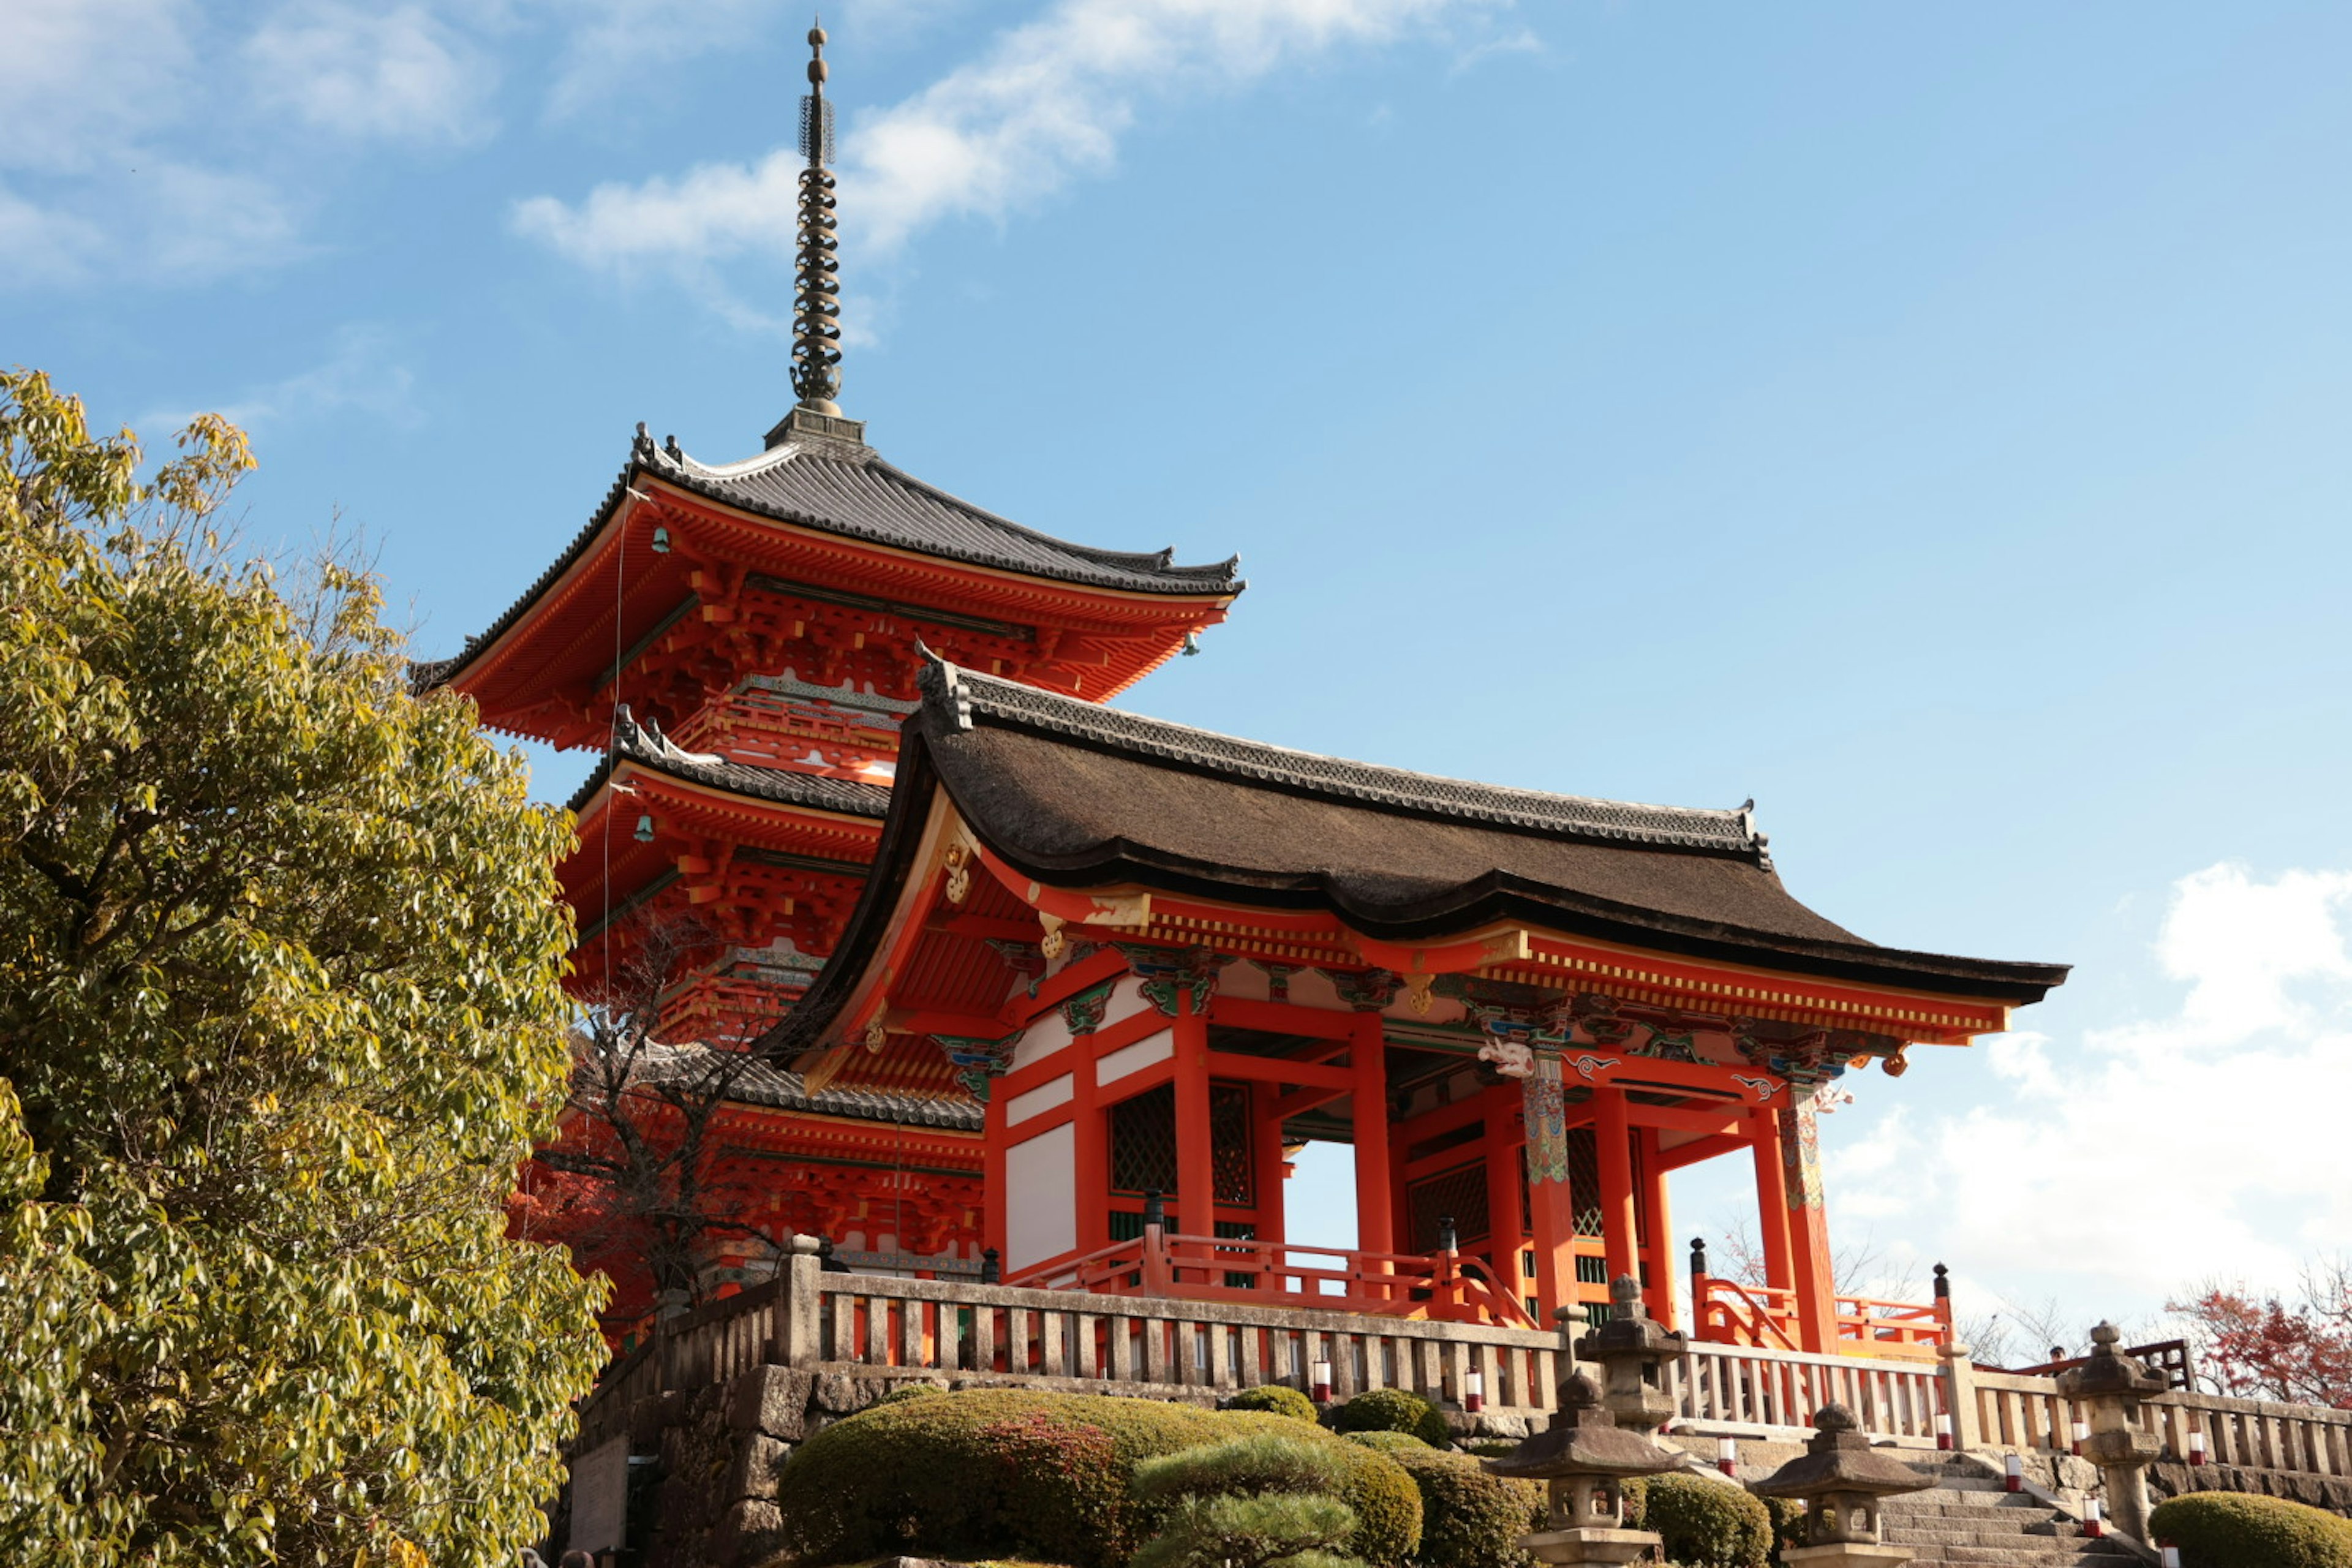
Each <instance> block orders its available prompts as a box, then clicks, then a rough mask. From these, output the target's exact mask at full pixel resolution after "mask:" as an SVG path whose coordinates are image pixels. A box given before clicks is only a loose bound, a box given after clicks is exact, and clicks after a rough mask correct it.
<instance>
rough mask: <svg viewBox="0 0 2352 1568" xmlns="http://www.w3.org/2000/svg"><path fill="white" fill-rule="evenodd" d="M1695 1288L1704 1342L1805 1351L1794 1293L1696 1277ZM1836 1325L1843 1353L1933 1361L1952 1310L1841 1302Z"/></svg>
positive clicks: (1860, 1299) (1937, 1304)
mask: <svg viewBox="0 0 2352 1568" xmlns="http://www.w3.org/2000/svg"><path fill="white" fill-rule="evenodd" d="M1691 1286H1692V1292H1691V1293H1692V1301H1693V1305H1694V1307H1695V1309H1696V1317H1697V1319H1698V1337H1699V1338H1700V1339H1702V1340H1706V1341H1708V1342H1712V1343H1715V1344H1724V1345H1753V1346H1755V1347H1757V1348H1758V1349H1760V1350H1784V1351H1793V1350H1796V1349H1798V1348H1800V1346H1801V1343H1802V1332H1803V1331H1802V1329H1801V1325H1800V1322H1799V1319H1798V1311H1797V1293H1796V1292H1795V1291H1793V1290H1783V1289H1776V1288H1775V1287H1773V1286H1769V1285H1743V1284H1741V1283H1739V1282H1738V1280H1736V1279H1724V1278H1722V1277H1721V1276H1719V1275H1711V1274H1699V1275H1694V1276H1693V1277H1692V1279H1691ZM1834 1323H1835V1329H1836V1338H1837V1340H1838V1347H1837V1348H1838V1349H1840V1350H1843V1351H1846V1352H1848V1353H1851V1354H1855V1355H1878V1356H1891V1357H1894V1358H1895V1359H1897V1360H1919V1361H1928V1360H1933V1359H1934V1357H1935V1354H1936V1347H1937V1346H1938V1345H1940V1344H1942V1343H1944V1342H1946V1341H1947V1340H1948V1339H1950V1338H1951V1333H1952V1324H1951V1318H1950V1312H1949V1307H1948V1302H1947V1301H1946V1300H1943V1299H1938V1300H1936V1301H1933V1302H1930V1303H1928V1304H1927V1305H1924V1306H1923V1305H1920V1304H1918V1303H1916V1302H1910V1301H1883V1300H1878V1299H1876V1298H1874V1297H1870V1296H1840V1297H1838V1298H1836V1302H1835V1318H1834Z"/></svg>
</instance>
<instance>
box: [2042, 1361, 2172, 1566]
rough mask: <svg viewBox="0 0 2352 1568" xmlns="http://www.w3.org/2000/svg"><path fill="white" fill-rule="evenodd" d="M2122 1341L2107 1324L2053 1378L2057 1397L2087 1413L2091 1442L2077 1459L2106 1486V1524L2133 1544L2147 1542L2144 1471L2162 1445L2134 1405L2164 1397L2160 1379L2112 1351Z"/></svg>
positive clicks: (2142, 1365)
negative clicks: (2075, 1361) (2086, 1353)
mask: <svg viewBox="0 0 2352 1568" xmlns="http://www.w3.org/2000/svg"><path fill="white" fill-rule="evenodd" d="M2122 1337H2123V1336H2122V1335H2121V1334H2119V1333H2117V1332H2116V1326H2115V1325H2114V1324H2113V1323H2101V1324H2100V1325H2099V1326H2098V1327H2097V1328H2095V1329H2093V1330H2092V1331H2091V1358H2090V1359H2089V1360H2088V1361H2086V1362H2084V1363H2083V1364H2082V1365H2080V1366H2078V1367H2075V1368H2074V1369H2073V1370H2071V1371H2068V1372H2062V1373H2059V1374H2058V1392H2059V1393H2060V1394H2063V1395H2064V1396H2065V1397H2066V1398H2067V1399H2070V1400H2072V1401H2074V1402H2075V1403H2076V1404H2080V1405H2088V1406H2089V1407H2090V1413H2091V1419H2090V1426H2091V1436H2090V1440H2089V1441H2088V1442H2086V1443H2084V1445H2083V1457H2084V1458H2086V1459H2088V1460H2090V1461H2091V1462H2092V1463H2093V1464H2095V1465H2096V1466H2098V1467H2099V1473H2100V1475H2101V1477H2102V1478H2103V1479H2105V1482H2106V1490H2107V1518H2108V1519H2109V1520H2110V1521H2112V1522H2113V1523H2114V1525H2115V1527H2116V1529H2117V1530H2118V1531H2122V1532H2123V1533H2124V1534H2126V1535H2128V1536H2130V1537H2131V1538H2132V1539H2133V1540H2135V1541H2137V1542H2142V1543H2143V1544H2145V1543H2146V1542H2147V1514H2148V1502H2147V1467H2148V1466H2149V1465H2150V1464H2151V1463H2153V1462H2154V1461H2155V1459H2156V1457H2157V1455H2158V1454H2159V1453H2161V1452H2162V1451H2163V1449H2164V1443H2163V1440H2162V1439H2161V1438H2159V1437H2158V1436H2157V1435H2156V1434H2155V1433H2154V1432H2151V1431H2149V1430H2148V1429H2147V1426H2144V1425H2142V1423H2141V1421H2140V1402H2141V1401H2143V1400H2146V1399H2149V1398H2152V1397H2154V1396H2155V1395H2157V1394H2162V1393H2164V1392H2165V1391H2166V1390H2167V1389H2168V1388H2170V1387H2171V1383H2170V1381H2169V1380H2168V1379H2167V1378H2166V1377H2165V1375H2164V1374H2163V1373H2159V1372H2157V1371H2155V1370H2153V1369H2152V1368H2150V1367H2148V1366H2147V1364H2146V1363H2141V1362H2137V1361H2135V1360H2133V1359H2132V1358H2131V1357H2130V1356H2127V1355H2124V1354H2122V1353H2121V1352H2118V1351H2117V1350H2116V1342H2117V1341H2118V1340H2120V1339H2121V1338H2122Z"/></svg>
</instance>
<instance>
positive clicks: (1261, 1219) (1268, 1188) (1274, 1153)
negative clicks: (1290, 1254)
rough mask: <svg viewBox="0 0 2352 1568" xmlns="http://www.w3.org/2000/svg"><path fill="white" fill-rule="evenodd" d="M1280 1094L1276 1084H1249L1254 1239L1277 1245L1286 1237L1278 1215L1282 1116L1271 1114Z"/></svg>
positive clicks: (1281, 1192) (1281, 1188)
mask: <svg viewBox="0 0 2352 1568" xmlns="http://www.w3.org/2000/svg"><path fill="white" fill-rule="evenodd" d="M1280 1098H1281V1094H1280V1092H1279V1088H1278V1086H1277V1085H1275V1084H1270V1083H1260V1084H1253V1085H1251V1086H1250V1178H1251V1184H1253V1185H1254V1186H1255V1187H1256V1188H1257V1191H1256V1193H1255V1194H1254V1195H1255V1197H1256V1199H1257V1239H1258V1240H1260V1241H1265V1242H1272V1243H1274V1244H1275V1245H1276V1246H1280V1245H1281V1244H1282V1242H1283V1241H1284V1240H1285V1239H1286V1233H1285V1232H1284V1230H1283V1215H1282V1200H1283V1185H1282V1166H1283V1159H1282V1118H1281V1117H1279V1116H1277V1115H1276V1114H1275V1110H1274V1105H1275V1101H1276V1100H1279V1099H1280Z"/></svg>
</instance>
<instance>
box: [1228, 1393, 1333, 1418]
mask: <svg viewBox="0 0 2352 1568" xmlns="http://www.w3.org/2000/svg"><path fill="white" fill-rule="evenodd" d="M1225 1408H1226V1409H1228V1410H1263V1411H1265V1412H1266V1413H1267V1414H1268V1415H1287V1416H1289V1417H1290V1418H1291V1419H1292V1420H1294V1421H1304V1422H1306V1423H1307V1424H1308V1425H1309V1426H1319V1425H1321V1423H1322V1417H1321V1416H1320V1415H1317V1414H1316V1410H1315V1402H1314V1401H1313V1400H1311V1399H1309V1398H1307V1395H1305V1394H1301V1393H1299V1392H1298V1390H1297V1389H1295V1388H1292V1387H1290V1386H1289V1385H1288V1384H1280V1383H1262V1384H1258V1385H1257V1386H1256V1387H1255V1388H1244V1389H1243V1390H1242V1391H1241V1392H1240V1393H1239V1394H1234V1396H1233V1397H1232V1398H1231V1399H1229V1400H1227V1401H1225Z"/></svg>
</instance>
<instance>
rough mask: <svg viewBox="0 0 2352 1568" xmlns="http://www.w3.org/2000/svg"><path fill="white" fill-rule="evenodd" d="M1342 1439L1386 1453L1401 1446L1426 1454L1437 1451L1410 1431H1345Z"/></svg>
mask: <svg viewBox="0 0 2352 1568" xmlns="http://www.w3.org/2000/svg"><path fill="white" fill-rule="evenodd" d="M1340 1440H1341V1441H1342V1442H1348V1443H1360V1444H1362V1445H1363V1446H1364V1447H1367V1448H1378V1449H1379V1450H1380V1451H1381V1452H1382V1453H1384V1454H1387V1453H1393V1452H1395V1451H1396V1450H1397V1449H1399V1448H1418V1449H1420V1450H1421V1451H1422V1452H1423V1453H1424V1454H1430V1453H1434V1452H1436V1450H1435V1449H1433V1448H1432V1447H1430V1446H1429V1445H1428V1444H1426V1443H1424V1442H1423V1441H1422V1440H1421V1439H1420V1438H1418V1437H1416V1436H1413V1435H1412V1433H1410V1432H1344V1433H1342V1434H1340Z"/></svg>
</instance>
